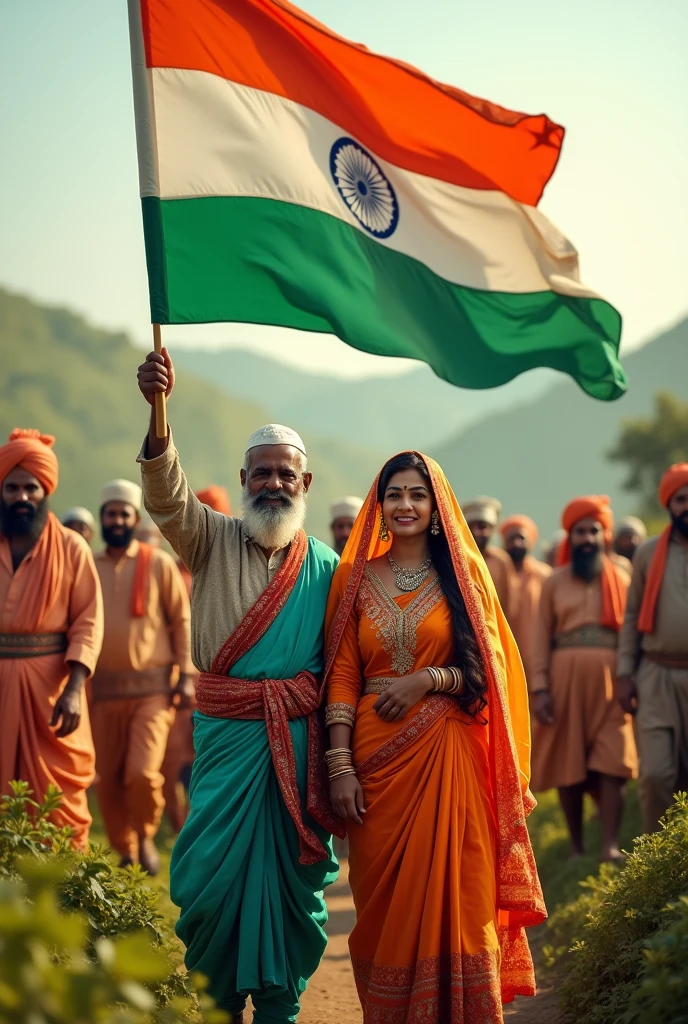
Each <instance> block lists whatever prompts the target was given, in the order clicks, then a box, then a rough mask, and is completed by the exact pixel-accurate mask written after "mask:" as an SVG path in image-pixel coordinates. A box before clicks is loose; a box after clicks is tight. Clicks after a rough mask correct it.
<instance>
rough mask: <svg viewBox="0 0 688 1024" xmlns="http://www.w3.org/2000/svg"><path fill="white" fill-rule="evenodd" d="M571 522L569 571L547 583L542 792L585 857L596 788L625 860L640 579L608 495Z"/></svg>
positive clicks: (588, 503) (570, 513)
mask: <svg viewBox="0 0 688 1024" xmlns="http://www.w3.org/2000/svg"><path fill="white" fill-rule="evenodd" d="M561 525H562V527H563V529H564V530H565V531H566V537H565V539H564V541H563V542H562V544H561V547H560V550H559V557H558V564H559V568H557V569H555V571H554V572H553V573H552V575H551V576H550V577H549V578H548V579H546V580H545V582H544V584H543V587H542V596H541V600H540V610H539V613H538V617H537V625H536V633H535V644H534V653H533V674H532V678H531V680H530V689H531V694H532V701H531V704H532V710H533V714H534V718H535V721H534V723H533V775H532V788H533V789H534V790H535V791H537V790H544V789H550V788H551V787H553V786H556V787H557V789H558V790H559V799H560V800H561V805H562V808H563V810H564V814H565V815H566V822H567V825H568V828H569V832H570V834H571V845H572V847H573V855H574V856H579V855H581V854H582V853H584V846H583V796H584V793H585V791H586V789H590V790H592V791H594V792H595V794H596V796H597V798H598V801H599V806H600V817H601V820H602V859H603V860H616V859H618V858H620V857H621V853H620V851H619V830H620V827H621V819H622V817H623V808H624V797H625V783H626V780H627V779H629V778H632V777H634V776H635V775H636V772H637V755H636V749H635V741H634V738H633V720H632V718H631V716H630V715H628V714H625V713H624V711H623V710H622V708H621V705H620V704H619V702H618V700H617V699H616V695H615V692H614V674H615V663H616V650H617V647H618V640H619V630H620V628H621V624H622V622H623V614H624V607H625V603H626V594H627V591H628V586H629V583H630V579H629V576H628V574H627V573H626V572H625V570H624V569H623V568H622V567H621V566H619V565H616V564H615V563H614V562H613V561H612V559H611V558H609V556H608V555H607V554H606V551H607V548H608V545H609V542H610V540H611V536H612V527H613V517H612V510H611V508H610V506H609V499H608V498H606V497H599V496H596V495H593V496H591V497H586V498H577V499H576V500H575V501H572V502H570V503H569V504H568V505H567V506H566V508H565V509H564V513H563V515H562V520H561Z"/></svg>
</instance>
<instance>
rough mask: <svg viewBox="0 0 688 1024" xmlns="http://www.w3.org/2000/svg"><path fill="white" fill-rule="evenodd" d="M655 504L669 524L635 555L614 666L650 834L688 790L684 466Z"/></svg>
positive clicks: (663, 485) (666, 480)
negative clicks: (633, 738)
mask: <svg viewBox="0 0 688 1024" xmlns="http://www.w3.org/2000/svg"><path fill="white" fill-rule="evenodd" d="M659 500H660V502H661V503H662V505H663V506H664V508H666V509H667V511H668V513H669V516H670V519H671V521H670V523H669V525H668V526H667V527H666V529H665V530H664V532H663V533H662V534H661V536H659V537H654V538H653V539H652V540H649V541H647V543H645V544H643V545H641V547H639V548H638V550H637V552H636V555H635V558H634V560H633V580H632V582H631V589H630V591H629V593H628V604H627V606H626V615H625V618H624V624H623V627H622V629H621V639H620V642H619V657H618V660H617V671H618V683H617V687H618V693H619V698H620V700H621V704H622V706H623V707H624V709H625V710H626V711H628V712H630V713H631V714H634V713H635V712H636V711H637V719H636V735H637V738H638V750H639V753H640V801H641V805H642V810H643V817H644V821H645V828H646V830H647V831H648V832H652V831H655V830H656V829H657V828H658V821H659V818H660V817H661V816H662V815H663V814H664V812H665V811H666V809H667V807H669V805H670V804H671V802H672V800H673V794H674V793H675V792H676V791H677V790H679V789H686V788H688V462H679V463H677V464H676V465H675V466H671V467H670V468H669V469H668V470H667V471H666V473H665V474H664V476H663V477H662V479H661V482H660V485H659Z"/></svg>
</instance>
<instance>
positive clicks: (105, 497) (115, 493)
mask: <svg viewBox="0 0 688 1024" xmlns="http://www.w3.org/2000/svg"><path fill="white" fill-rule="evenodd" d="M108 501H124V502H126V503H127V505H133V506H134V508H135V509H136V511H137V512H140V511H141V488H140V487H139V485H138V484H135V483H132V482H131V480H110V481H109V482H108V483H106V484H104V485H103V489H102V490H101V492H100V507H101V508H102V507H103V505H106V504H107V502H108Z"/></svg>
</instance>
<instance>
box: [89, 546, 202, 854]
mask: <svg viewBox="0 0 688 1024" xmlns="http://www.w3.org/2000/svg"><path fill="white" fill-rule="evenodd" d="M138 553H139V542H138V541H134V542H133V543H132V544H131V545H130V546H129V548H128V549H127V551H126V553H125V554H124V555H123V556H122V557H121V558H120V559H114V558H112V557H111V556H110V555H108V553H107V551H103V552H101V553H100V554H98V555H97V556H96V567H97V569H98V574H99V576H100V581H101V585H102V589H103V601H104V607H105V640H104V643H103V650H102V653H101V656H100V659H99V661H98V668H97V670H96V673H95V676H94V678H93V690H92V694H93V700H92V709H91V721H92V728H93V739H94V742H95V747H96V765H97V770H98V786H97V790H98V801H99V803H100V807H101V811H102V813H103V820H104V823H105V828H106V830H107V834H108V838H109V840H110V844H111V845H112V847H113V849H115V850H117V851H118V853H120V854H121V855H122V857H125V858H131V859H132V860H136V859H137V856H138V844H139V836H145V837H148V838H152V837H153V836H154V835H155V834H156V833H157V831H158V828H159V826H160V819H161V817H162V813H163V809H164V806H165V801H164V797H163V775H162V772H161V766H162V762H163V758H164V756H165V748H166V746H167V738H168V735H169V731H170V726H171V723H172V719H173V717H174V711H173V710H172V708H171V706H170V682H171V673H172V670H173V667H174V666H175V665H177V666H179V669H180V670H181V671H182V672H191V671H193V666H192V664H191V658H190V651H189V647H190V642H189V618H190V613H189V598H188V595H187V591H186V587H185V585H184V581H183V580H182V577H181V574H180V572H179V570H178V569H177V566H176V565H175V563H174V561H173V559H172V558H171V557H170V556H169V555H168V554H167V553H166V552H164V551H159V550H153V551H152V554H151V562H150V569H149V576H148V579H147V581H146V588H145V606H144V614H143V615H142V616H141V617H133V616H132V614H131V596H132V590H133V585H134V574H135V571H136V560H137V557H138ZM150 670H158V675H159V676H161V677H162V678H161V679H158V678H157V677H156V678H154V679H153V682H151V681H150V680H149V678H148V677H147V676H146V675H145V673H146V672H148V671H150ZM160 670H161V671H160ZM119 683H121V686H119V685H118V684H119Z"/></svg>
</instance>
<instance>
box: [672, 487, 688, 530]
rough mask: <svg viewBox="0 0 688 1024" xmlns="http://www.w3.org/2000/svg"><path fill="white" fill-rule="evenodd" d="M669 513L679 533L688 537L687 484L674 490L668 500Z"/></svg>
mask: <svg viewBox="0 0 688 1024" xmlns="http://www.w3.org/2000/svg"><path fill="white" fill-rule="evenodd" d="M669 515H670V516H671V519H672V522H673V524H674V526H675V527H676V529H677V530H678V531H679V533H680V534H682V535H683V536H684V537H686V538H688V484H686V486H685V487H681V489H680V490H678V491H676V494H675V495H674V496H673V498H672V499H671V501H670V502H669Z"/></svg>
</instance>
